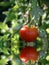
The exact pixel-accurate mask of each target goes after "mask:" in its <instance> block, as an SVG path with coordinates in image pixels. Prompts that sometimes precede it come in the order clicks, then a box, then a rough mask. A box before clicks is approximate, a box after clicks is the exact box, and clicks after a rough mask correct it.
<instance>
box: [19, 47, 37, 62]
mask: <svg viewBox="0 0 49 65" xmlns="http://www.w3.org/2000/svg"><path fill="white" fill-rule="evenodd" d="M20 59H21V60H22V62H27V61H29V60H32V61H36V60H37V59H38V52H37V51H36V49H35V48H34V47H31V46H28V47H25V48H23V49H22V50H21V53H20Z"/></svg>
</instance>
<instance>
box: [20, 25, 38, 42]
mask: <svg viewBox="0 0 49 65" xmlns="http://www.w3.org/2000/svg"><path fill="white" fill-rule="evenodd" d="M37 36H38V30H37V28H36V27H35V26H33V27H28V26H27V25H25V26H23V27H22V28H21V29H20V37H21V39H22V40H24V41H26V42H32V41H35V39H36V38H37Z"/></svg>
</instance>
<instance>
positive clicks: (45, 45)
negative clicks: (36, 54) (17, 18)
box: [40, 31, 48, 58]
mask: <svg viewBox="0 0 49 65" xmlns="http://www.w3.org/2000/svg"><path fill="white" fill-rule="evenodd" d="M40 34H41V35H40V37H41V39H42V42H43V46H42V50H41V52H40V57H43V58H44V57H45V56H46V53H47V48H48V40H47V35H46V32H45V31H41V32H40Z"/></svg>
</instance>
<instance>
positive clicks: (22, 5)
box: [0, 0, 49, 65]
mask: <svg viewBox="0 0 49 65" xmlns="http://www.w3.org/2000/svg"><path fill="white" fill-rule="evenodd" d="M28 12H29V14H30V17H29V15H28ZM0 13H1V15H0V17H1V16H3V15H5V17H4V20H3V21H2V19H3V17H1V18H0V65H7V64H8V65H10V64H9V63H8V61H11V65H25V64H24V63H23V62H22V61H21V60H20V57H19V55H20V52H21V49H22V48H24V47H25V45H26V42H25V41H23V40H21V39H20V34H19V33H20V29H21V27H22V26H24V25H25V24H30V25H36V26H37V28H38V31H39V37H38V38H37V39H36V40H35V41H34V42H32V43H34V44H35V47H36V49H37V51H38V52H39V60H38V62H37V65H49V0H9V1H6V0H5V1H4V0H3V1H1V2H0ZM28 18H29V19H28ZM28 20H29V21H28ZM32 43H31V44H32ZM43 46H44V50H43ZM45 49H46V50H45ZM41 52H42V53H41ZM43 52H44V53H43ZM45 52H46V54H45ZM43 55H44V56H43ZM43 57H44V58H43Z"/></svg>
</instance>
